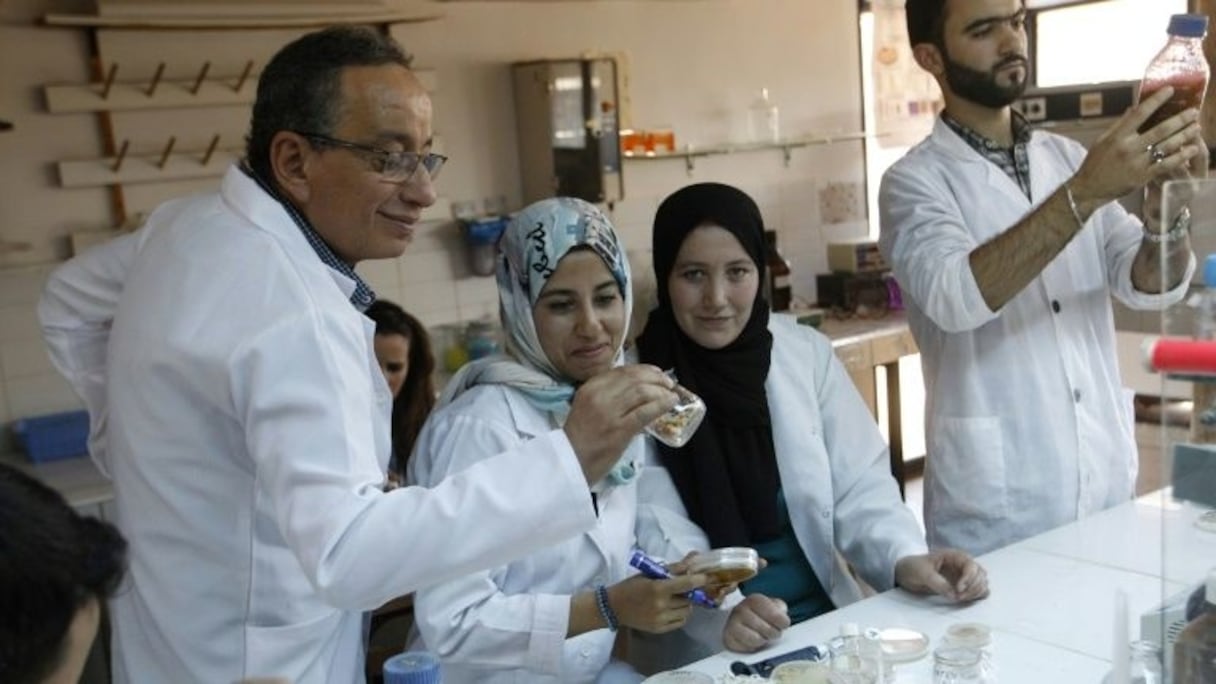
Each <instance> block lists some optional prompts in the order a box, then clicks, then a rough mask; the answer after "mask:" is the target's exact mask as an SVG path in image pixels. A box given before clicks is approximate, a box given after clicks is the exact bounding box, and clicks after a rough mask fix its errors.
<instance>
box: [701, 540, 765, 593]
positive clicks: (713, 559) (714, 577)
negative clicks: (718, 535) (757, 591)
mask: <svg viewBox="0 0 1216 684" xmlns="http://www.w3.org/2000/svg"><path fill="white" fill-rule="evenodd" d="M759 571H760V554H758V553H756V550H755V549H750V548H747V547H745V546H727V547H723V548H720V549H713V550H711V551H706V552H705V553H699V554H697V555H696V556H694V557H693V559H692V562H691V563H689V565H688V572H689V573H691V574H694V575H696V574H701V573H704V574H706V575H709V577H710V583H711V584H731V583H732V582H745V581H747V580H749V579H751V578H753V577H755V576H756V573H757V572H759Z"/></svg>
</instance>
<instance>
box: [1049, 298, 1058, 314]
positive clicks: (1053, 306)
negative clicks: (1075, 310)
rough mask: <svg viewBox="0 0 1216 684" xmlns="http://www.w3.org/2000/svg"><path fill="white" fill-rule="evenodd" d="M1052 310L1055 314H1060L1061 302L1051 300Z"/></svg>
mask: <svg viewBox="0 0 1216 684" xmlns="http://www.w3.org/2000/svg"><path fill="white" fill-rule="evenodd" d="M1051 310H1052V311H1054V312H1055V313H1060V300H1058V299H1053V300H1051Z"/></svg>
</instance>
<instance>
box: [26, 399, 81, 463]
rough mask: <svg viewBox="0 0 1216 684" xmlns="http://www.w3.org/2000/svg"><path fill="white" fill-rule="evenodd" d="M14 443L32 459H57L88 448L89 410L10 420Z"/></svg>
mask: <svg viewBox="0 0 1216 684" xmlns="http://www.w3.org/2000/svg"><path fill="white" fill-rule="evenodd" d="M12 432H13V437H14V438H15V439H16V442H17V446H18V447H19V448H20V449H21V450H22V451H24V452H25V455H26V456H27V457H28V458H29V460H30V461H31V462H33V463H46V462H48V461H59V460H62V459H65V458H74V457H76V456H84V455H86V454H87V453H88V452H89V447H88V442H89V414H88V412H87V411H65V412H62V413H51V414H48V415H45V416H35V417H33V418H22V419H20V420H16V421H13V424H12Z"/></svg>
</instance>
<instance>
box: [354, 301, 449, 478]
mask: <svg viewBox="0 0 1216 684" xmlns="http://www.w3.org/2000/svg"><path fill="white" fill-rule="evenodd" d="M365 313H366V314H367V317H368V318H370V319H372V320H373V321H375V323H376V334H377V335H401V336H403V337H405V339H407V340H409V341H410V358H409V362H410V366H409V371H408V372H407V373H406V375H405V384H403V385H402V386H401V392H400V393H399V394H398V395H397V398H396V399H394V400H393V459H394V466H393V467H394V468H395V469H396V471H397V473H398V474H399V475H401V476H402V479H403V481H404V476H405V464H406V461H407V460H408V459H409V457H410V451H411V450H413V448H414V440H416V439H418V433H419V432H421V431H422V424H423V423H425V422H426V418H427V416H429V415H430V414H431V409H433V408H434V407H435V379H434V377H433V376H434V373H435V356H434V354H432V353H431V338H430V336H429V335H428V334H427V332H426V328H424V327H423V325H422V323H420V322H419V321H418V319H417V318H414V317H413V316H411V315H409V314H408V313H407V312H406V311H405V309H402V308H401V307H400V306H397V305H396V304H394V303H392V302H390V301H388V300H384V299H377V300H376V301H374V302H372V305H371V306H369V307H367V311H366V312H365Z"/></svg>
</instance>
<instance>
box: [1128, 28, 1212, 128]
mask: <svg viewBox="0 0 1216 684" xmlns="http://www.w3.org/2000/svg"><path fill="white" fill-rule="evenodd" d="M1166 31H1167V32H1168V33H1169V39H1168V40H1166V43H1165V46H1164V47H1162V48H1161V51H1160V52H1158V53H1157V56H1156V57H1153V60H1152V61H1151V62H1149V65H1148V68H1147V69H1146V70H1145V72H1144V80H1143V81H1141V82H1140V93H1139V99H1141V100H1143V99H1144V98H1146V97H1148V96H1149V95H1152V94H1153V93H1155V92H1156V91H1157V90H1159V89H1160V88H1163V87H1164V86H1167V85H1168V86H1171V87H1173V89H1174V94H1173V95H1171V96H1170V99H1169V100H1168V101H1166V103H1165V104H1163V105H1161V107H1160V108H1158V109H1157V111H1156V112H1154V113H1153V114H1152V116H1150V117H1149V118H1148V121H1145V122H1144V124H1143V125H1142V126H1141V127H1140V132H1141V133H1143V132H1144V131H1147V130H1149V129H1150V128H1152V127H1153V126H1156V125H1157V124H1159V123H1161V122H1162V121H1165V120H1166V119H1168V118H1170V117H1171V116H1173V115H1175V114H1177V113H1178V112H1181V111H1183V110H1185V109H1190V108H1192V107H1194V108H1198V107H1200V106H1202V105H1203V95H1204V93H1205V92H1207V87H1208V76H1209V73H1210V72H1209V67H1208V60H1207V59H1206V58H1205V57H1204V56H1203V37H1204V35H1206V34H1207V31H1208V18H1207V17H1206V16H1204V15H1202V14H1175V15H1173V16H1171V17H1170V23H1169V27H1168V28H1167V29H1166Z"/></svg>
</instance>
